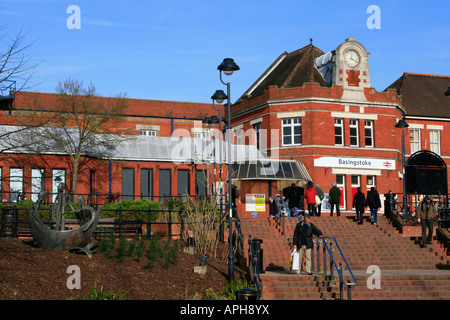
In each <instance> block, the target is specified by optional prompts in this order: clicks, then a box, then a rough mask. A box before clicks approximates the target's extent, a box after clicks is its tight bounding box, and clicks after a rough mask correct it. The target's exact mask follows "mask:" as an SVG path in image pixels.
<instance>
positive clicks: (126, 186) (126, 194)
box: [122, 168, 134, 200]
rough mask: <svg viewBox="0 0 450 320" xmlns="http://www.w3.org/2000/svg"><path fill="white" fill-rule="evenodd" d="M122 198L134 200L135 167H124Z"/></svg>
mask: <svg viewBox="0 0 450 320" xmlns="http://www.w3.org/2000/svg"><path fill="white" fill-rule="evenodd" d="M122 200H134V169H133V168H122Z"/></svg>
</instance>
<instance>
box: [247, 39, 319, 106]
mask: <svg viewBox="0 0 450 320" xmlns="http://www.w3.org/2000/svg"><path fill="white" fill-rule="evenodd" d="M323 54H324V52H323V51H322V50H320V49H318V48H317V47H315V46H313V45H312V43H311V44H309V45H307V46H305V47H303V48H301V49H298V50H296V51H293V52H291V53H287V52H284V53H282V54H281V55H280V56H279V57H278V58H277V59H276V60H275V61H274V62H273V63H272V65H271V66H270V67H269V68H268V69H267V70H266V71H265V72H264V73H263V74H262V75H261V76H260V77H259V78H258V79H257V80H256V82H255V83H254V84H253V85H252V86H251V87H250V88H249V89H248V90H247V91H246V92H245V93H244V94H243V96H242V97H245V96H249V95H251V96H257V95H259V94H262V93H263V92H264V90H266V89H267V88H268V87H270V86H276V87H278V88H280V89H287V88H295V87H301V86H303V84H304V83H306V82H318V83H319V84H320V85H321V86H324V87H327V84H326V82H325V80H324V78H323V76H322V75H321V74H320V72H319V71H318V70H317V68H315V67H314V59H316V58H318V57H320V56H322V55H323ZM311 71H312V72H311ZM242 97H241V98H242Z"/></svg>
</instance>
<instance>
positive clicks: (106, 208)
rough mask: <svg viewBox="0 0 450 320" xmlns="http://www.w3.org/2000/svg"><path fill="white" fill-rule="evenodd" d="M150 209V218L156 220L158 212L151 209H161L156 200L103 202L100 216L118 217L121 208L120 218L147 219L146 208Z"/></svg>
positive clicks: (131, 219)
mask: <svg viewBox="0 0 450 320" xmlns="http://www.w3.org/2000/svg"><path fill="white" fill-rule="evenodd" d="M149 208H150V209H151V210H152V213H151V219H152V221H154V220H156V218H157V217H158V215H159V214H160V212H158V211H153V210H161V206H160V204H159V203H158V202H156V201H153V200H148V199H140V200H123V201H120V202H112V203H105V204H104V205H103V206H102V207H101V212H102V213H101V216H102V217H103V218H106V217H114V218H118V217H119V210H120V209H122V219H123V220H128V221H133V220H141V221H147V220H148V210H149Z"/></svg>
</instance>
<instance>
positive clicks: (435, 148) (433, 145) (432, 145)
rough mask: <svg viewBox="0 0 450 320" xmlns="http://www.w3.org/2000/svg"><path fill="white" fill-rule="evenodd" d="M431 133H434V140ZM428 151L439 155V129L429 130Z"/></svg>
mask: <svg viewBox="0 0 450 320" xmlns="http://www.w3.org/2000/svg"><path fill="white" fill-rule="evenodd" d="M433 133H435V134H436V136H435V137H436V140H435V139H434V138H435V137H433ZM430 151H433V152H434V153H436V154H438V155H440V154H441V133H440V130H435V129H431V130H430Z"/></svg>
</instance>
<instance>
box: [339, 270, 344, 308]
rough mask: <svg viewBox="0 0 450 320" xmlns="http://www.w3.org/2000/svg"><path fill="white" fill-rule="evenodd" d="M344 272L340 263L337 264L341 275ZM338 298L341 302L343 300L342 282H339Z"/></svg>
mask: <svg viewBox="0 0 450 320" xmlns="http://www.w3.org/2000/svg"><path fill="white" fill-rule="evenodd" d="M343 271H344V269H342V263H339V272H340V273H341V275H342V272H343ZM339 296H340V299H341V300H344V283H343V282H342V280H341V279H340V280H339Z"/></svg>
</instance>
